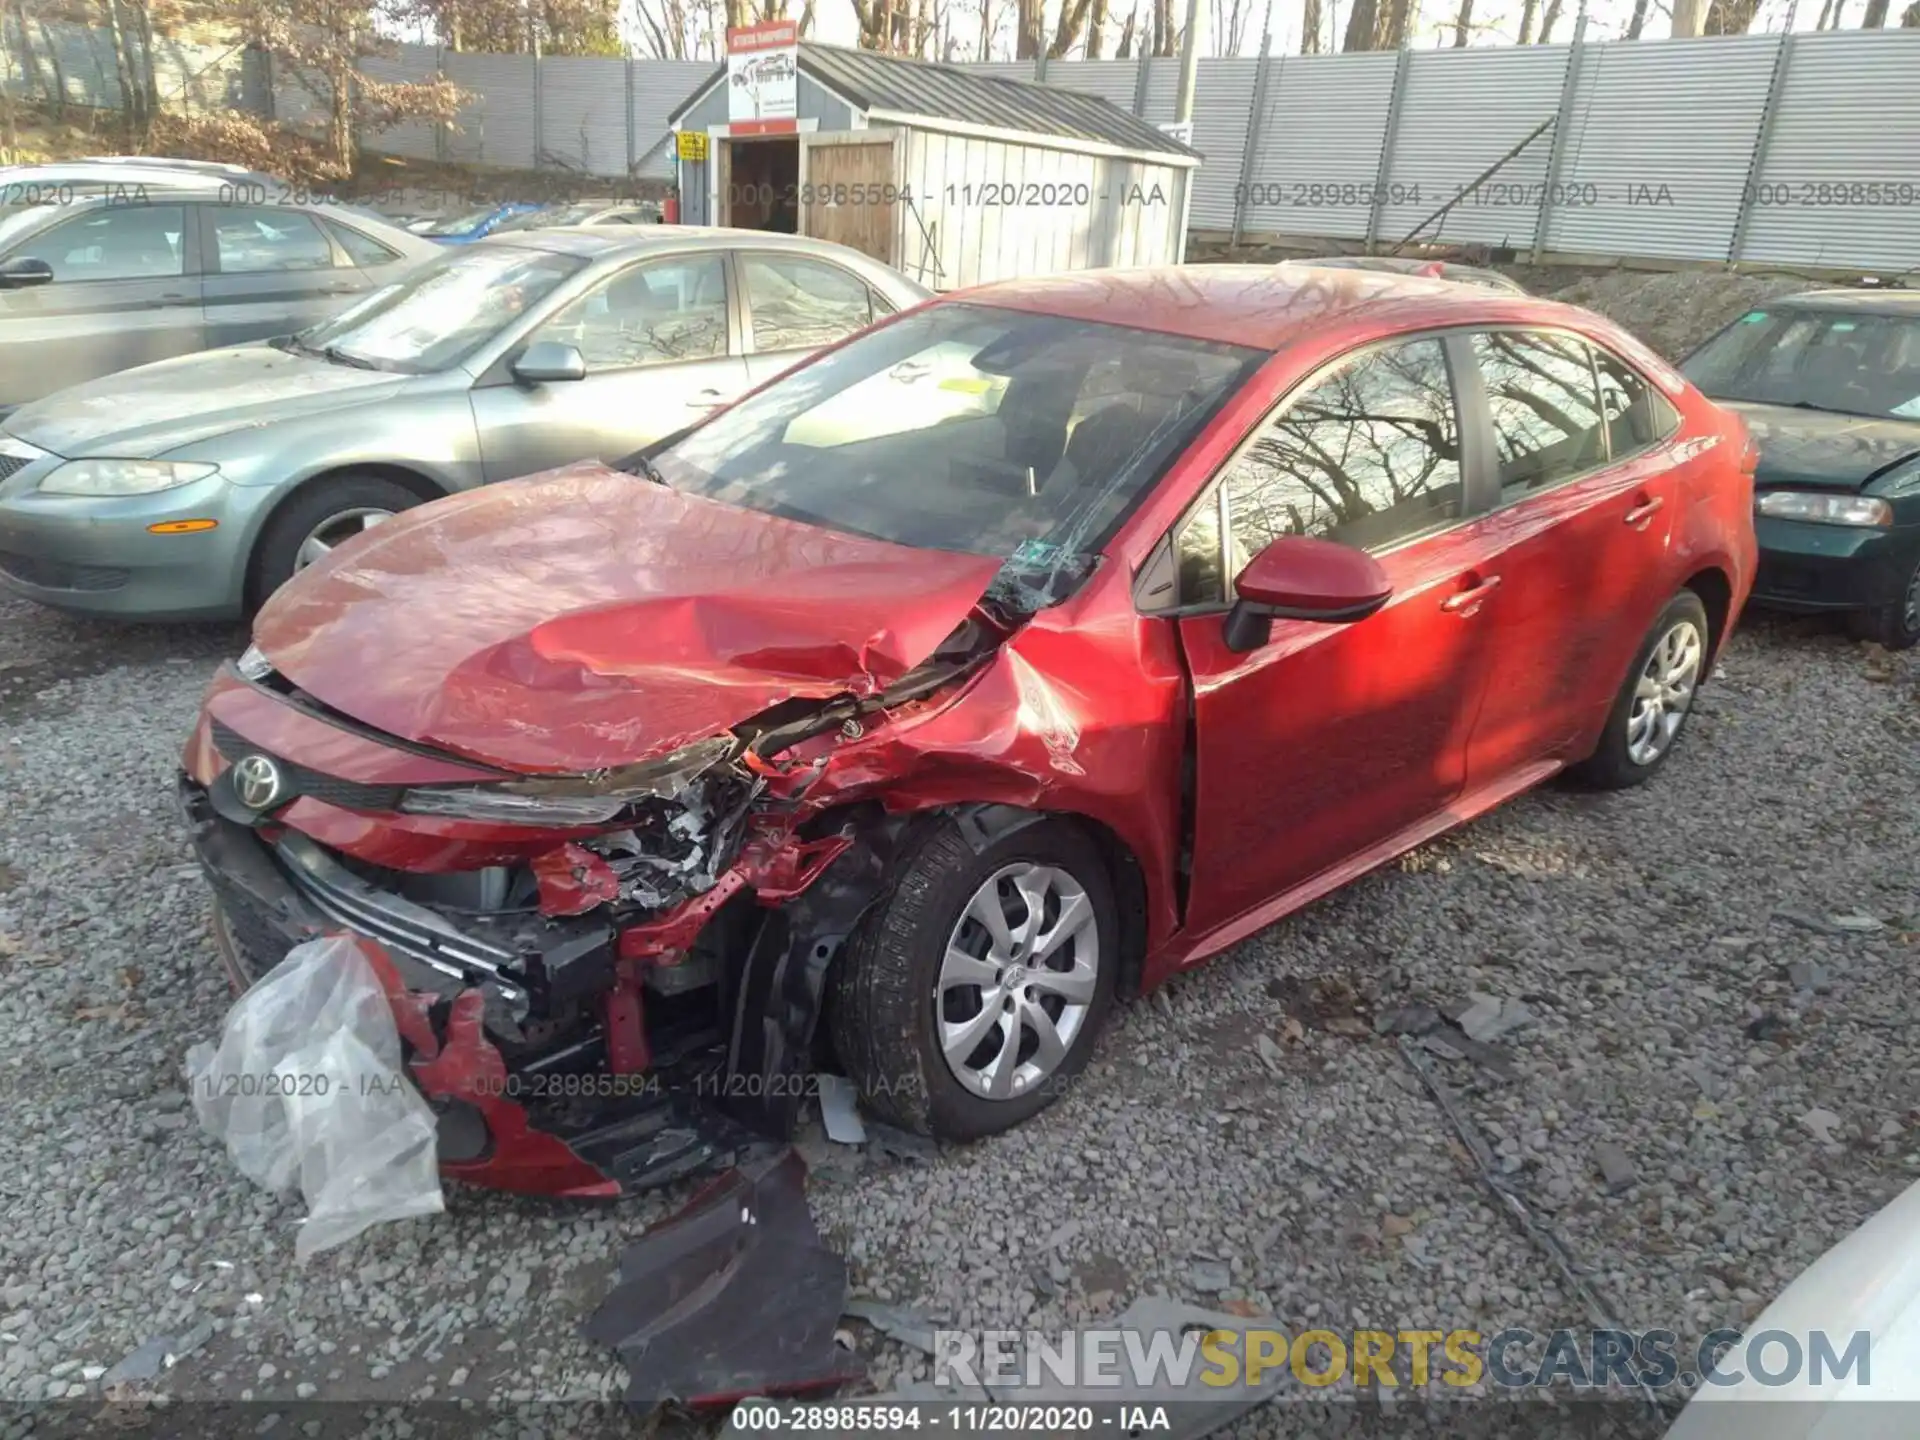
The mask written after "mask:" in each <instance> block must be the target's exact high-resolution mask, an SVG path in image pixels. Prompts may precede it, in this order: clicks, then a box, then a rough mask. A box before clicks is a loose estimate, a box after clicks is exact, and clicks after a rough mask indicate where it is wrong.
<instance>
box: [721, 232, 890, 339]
mask: <svg viewBox="0 0 1920 1440" xmlns="http://www.w3.org/2000/svg"><path fill="white" fill-rule="evenodd" d="M740 277H741V281H742V283H743V284H745V286H746V288H747V304H748V305H749V306H751V307H752V309H753V348H754V349H755V350H757V351H759V352H760V353H762V354H765V353H766V352H768V351H771V350H817V349H819V348H820V347H821V346H823V345H831V344H833V342H834V341H836V340H844V339H845V338H846V337H847V336H849V335H851V334H852V333H853V332H854V331H856V330H864V329H865V328H866V327H867V326H868V325H869V324H870V323H871V322H872V320H873V301H872V299H871V298H870V297H869V295H868V293H867V287H866V286H865V285H864V284H863V283H862V282H861V281H859V280H856V279H855V278H854V277H853V276H851V275H849V274H848V273H847V272H846V271H844V270H842V269H841V268H840V267H839V266H837V265H826V264H822V263H821V262H820V261H818V260H802V259H796V258H792V257H789V256H786V255H742V256H741V257H740Z"/></svg>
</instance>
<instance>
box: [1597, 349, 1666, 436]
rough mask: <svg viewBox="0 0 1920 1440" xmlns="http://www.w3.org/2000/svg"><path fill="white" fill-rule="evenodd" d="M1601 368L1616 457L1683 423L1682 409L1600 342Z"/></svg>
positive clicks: (1602, 401) (1602, 398)
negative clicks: (1603, 347) (1681, 417)
mask: <svg viewBox="0 0 1920 1440" xmlns="http://www.w3.org/2000/svg"><path fill="white" fill-rule="evenodd" d="M1593 360H1594V365H1595V368H1597V369H1598V370H1599V372H1600V406H1601V408H1602V409H1603V410H1604V411H1605V412H1606V416H1607V438H1608V441H1609V443H1610V445H1611V447H1612V452H1613V458H1614V459H1616V460H1618V459H1620V458H1621V457H1623V456H1626V455H1631V454H1632V453H1633V452H1634V451H1636V450H1644V449H1646V447H1647V446H1649V445H1652V444H1655V443H1657V442H1659V441H1661V440H1664V439H1666V438H1667V437H1668V436H1669V435H1671V434H1673V432H1674V430H1675V429H1676V428H1677V427H1678V426H1679V424H1680V412H1679V411H1678V410H1675V409H1674V408H1673V406H1672V405H1671V404H1669V403H1668V402H1667V398H1666V396H1664V395H1662V394H1661V393H1660V392H1659V391H1657V390H1655V389H1654V388H1653V386H1651V385H1650V384H1648V383H1647V380H1646V377H1645V376H1643V375H1642V374H1641V373H1640V372H1639V371H1638V370H1636V369H1634V368H1633V366H1631V365H1629V364H1628V363H1627V362H1626V361H1624V360H1622V359H1621V358H1620V357H1619V356H1618V355H1615V354H1613V353H1611V352H1610V351H1607V350H1602V349H1601V348H1600V347H1599V346H1598V345H1596V346H1594V347H1593Z"/></svg>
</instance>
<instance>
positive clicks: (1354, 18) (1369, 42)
mask: <svg viewBox="0 0 1920 1440" xmlns="http://www.w3.org/2000/svg"><path fill="white" fill-rule="evenodd" d="M1379 16H1380V10H1379V6H1378V5H1377V4H1376V3H1375V0H1353V9H1352V10H1351V11H1349V12H1348V14H1347V34H1346V38H1345V39H1344V40H1342V41H1341V43H1340V48H1341V49H1342V50H1346V51H1353V50H1371V49H1373V32H1374V27H1375V26H1376V25H1377V24H1378V23H1379Z"/></svg>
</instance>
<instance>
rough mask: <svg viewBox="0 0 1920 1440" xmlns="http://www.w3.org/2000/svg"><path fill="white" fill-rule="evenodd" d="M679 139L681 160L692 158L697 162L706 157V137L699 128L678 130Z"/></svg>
mask: <svg viewBox="0 0 1920 1440" xmlns="http://www.w3.org/2000/svg"><path fill="white" fill-rule="evenodd" d="M679 140H680V147H679V148H680V158H681V159H682V160H692V161H694V162H696V163H698V162H700V161H703V160H705V159H706V158H707V137H706V135H705V134H704V133H703V132H701V131H699V130H682V131H680V132H679Z"/></svg>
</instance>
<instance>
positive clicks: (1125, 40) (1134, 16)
mask: <svg viewBox="0 0 1920 1440" xmlns="http://www.w3.org/2000/svg"><path fill="white" fill-rule="evenodd" d="M1308 3H1310V4H1311V3H1312V0H1308ZM1915 3H1916V4H1920V0H1915ZM1139 34H1140V0H1133V9H1131V10H1129V11H1128V12H1127V23H1126V24H1124V25H1122V26H1121V27H1120V48H1119V49H1117V50H1115V51H1114V52H1113V53H1114V56H1115V57H1116V58H1117V59H1121V60H1131V59H1132V58H1133V47H1134V45H1135V44H1136V43H1137V41H1138V38H1139Z"/></svg>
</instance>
